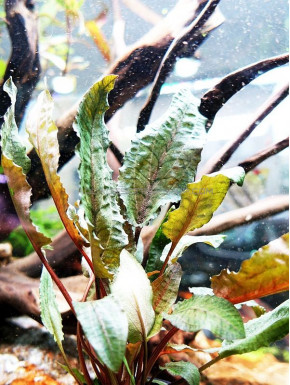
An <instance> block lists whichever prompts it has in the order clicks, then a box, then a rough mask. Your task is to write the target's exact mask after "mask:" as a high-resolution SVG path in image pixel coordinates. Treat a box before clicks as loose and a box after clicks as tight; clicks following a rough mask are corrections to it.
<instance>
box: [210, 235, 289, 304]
mask: <svg viewBox="0 0 290 385" xmlns="http://www.w3.org/2000/svg"><path fill="white" fill-rule="evenodd" d="M211 281H212V284H211V286H212V289H213V291H214V294H215V295H217V296H219V297H223V298H225V299H227V300H229V301H230V302H232V303H234V304H235V303H240V302H245V301H249V300H251V299H255V298H260V297H265V296H266V295H270V294H275V293H280V292H281V291H286V290H288V289H289V234H284V235H283V236H282V237H280V238H278V239H275V240H274V241H272V242H270V243H269V244H268V245H266V246H263V247H262V248H260V249H259V250H258V251H257V252H256V253H255V254H253V256H252V257H251V258H250V259H248V260H246V261H244V262H243V263H242V265H241V268H240V270H239V272H238V273H235V272H230V271H228V270H222V272H221V273H220V274H219V275H216V276H213V277H212V278H211Z"/></svg>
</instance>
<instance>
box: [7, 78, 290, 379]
mask: <svg viewBox="0 0 290 385" xmlns="http://www.w3.org/2000/svg"><path fill="white" fill-rule="evenodd" d="M114 79H115V76H113V75H111V76H107V77H105V78H103V79H102V80H101V81H99V82H97V83H96V84H95V85H93V86H92V87H91V89H90V90H89V91H88V92H87V93H86V95H85V96H84V98H83V100H82V102H81V104H80V107H79V111H78V114H77V117H76V119H75V123H74V128H75V131H76V132H77V134H78V136H79V138H80V143H79V145H78V148H77V150H76V152H77V154H78V156H79V158H80V166H79V177H80V202H79V203H78V205H75V206H72V205H70V204H69V203H68V195H67V194H66V192H65V189H64V187H63V185H62V183H61V180H60V177H59V176H58V174H57V168H58V160H59V149H58V141H57V127H56V125H55V123H54V122H53V120H52V109H53V100H52V98H51V96H50V94H49V92H48V91H47V90H45V91H43V92H42V93H41V94H40V96H39V97H38V101H37V104H36V106H35V107H34V109H33V111H32V112H31V114H30V116H29V118H28V121H27V127H26V128H27V132H28V135H29V140H30V142H31V144H32V145H33V147H34V148H35V150H36V152H37V154H38V156H39V158H40V161H41V164H42V167H43V170H44V174H45V177H46V181H47V184H48V186H49V188H50V191H51V195H52V197H53V199H54V203H55V205H56V208H57V210H58V212H59V215H60V218H61V220H62V222H63V224H64V226H65V229H66V231H67V233H68V234H69V235H70V237H71V239H72V240H73V242H74V243H75V244H76V246H77V248H78V250H79V251H80V253H81V254H82V256H83V270H84V274H85V275H86V276H87V278H88V284H87V288H86V290H85V292H84V294H83V298H82V300H81V301H80V302H76V301H73V300H72V299H71V296H70V294H69V292H68V291H67V290H66V288H65V287H64V286H63V284H62V283H61V281H60V279H59V278H58V277H57V275H56V274H55V272H54V271H53V269H52V268H51V266H49V264H48V261H47V260H46V257H45V249H46V248H47V247H49V245H50V243H51V240H50V239H49V238H47V237H45V236H44V235H43V234H41V233H40V232H39V231H38V230H37V228H36V227H35V226H34V225H33V223H32V221H31V220H30V216H29V208H30V195H31V188H30V186H29V184H28V182H27V180H26V174H27V173H28V171H29V168H30V160H29V158H28V157H27V155H26V148H25V146H24V145H23V144H22V142H21V139H20V138H19V136H18V130H17V126H16V123H15V120H14V106H15V99H16V88H15V86H14V85H13V83H12V81H11V80H9V81H8V82H7V83H6V85H5V89H6V92H8V94H9V95H10V97H11V101H12V105H11V107H10V108H9V110H8V111H7V113H6V115H5V122H4V124H3V127H2V138H1V146H2V167H3V169H4V172H5V175H6V177H7V180H8V184H9V189H10V193H11V196H12V199H13V202H14V205H15V208H16V210H17V213H18V215H19V218H20V220H21V223H22V225H23V227H24V229H25V231H26V233H27V235H28V237H29V239H30V241H31V243H32V245H33V247H34V249H35V251H36V252H37V254H38V255H39V257H40V259H41V261H42V262H43V265H44V267H43V272H42V277H41V284H40V299H41V317H42V322H43V324H44V325H45V326H46V328H47V329H48V330H49V331H50V332H51V333H52V334H53V335H54V338H55V340H56V342H57V344H58V346H59V348H60V350H61V352H62V354H63V356H64V359H65V362H66V369H67V370H68V371H69V372H70V373H71V374H72V375H73V376H74V378H75V380H76V381H77V383H79V384H87V385H91V384H102V385H117V384H118V385H121V384H122V385H127V384H128V385H130V384H134V385H144V384H152V383H157V384H164V383H165V382H164V381H163V380H162V379H160V375H159V373H160V371H161V372H162V371H163V370H166V371H167V372H169V373H170V374H171V375H173V376H176V375H178V376H181V378H182V380H172V384H177V383H182V381H185V382H187V383H188V384H190V385H196V384H198V383H199V381H200V375H201V373H202V372H203V371H204V370H205V369H206V368H207V367H209V366H210V365H212V364H214V363H215V362H217V361H218V360H220V359H222V358H225V357H227V356H229V355H232V354H240V353H244V352H248V351H252V350H256V349H258V348H259V347H261V346H267V345H269V344H270V343H272V342H274V341H276V340H278V339H280V338H282V337H284V336H285V335H286V334H287V333H288V305H287V303H283V304H281V305H280V306H278V307H277V308H276V309H274V310H273V311H271V312H268V313H265V314H262V313H263V309H261V308H260V309H258V310H259V311H258V310H257V309H256V311H257V318H255V319H253V320H251V321H249V322H248V323H247V324H245V325H244V324H243V320H242V318H241V316H240V314H239V311H238V309H237V306H235V305H236V304H240V303H242V302H244V301H249V300H253V299H255V298H259V297H262V296H265V295H268V294H272V293H277V292H281V291H283V290H287V287H288V272H287V271H288V270H287V263H288V250H287V246H286V245H287V241H288V235H284V236H282V237H281V238H279V239H277V240H275V241H273V242H271V243H270V244H269V245H266V246H264V247H262V248H261V249H259V250H258V251H257V252H256V253H255V254H254V255H253V256H252V257H251V259H249V260H247V261H245V262H244V263H243V264H242V266H241V269H240V271H239V272H238V273H232V272H229V271H222V272H221V274H220V275H218V276H214V277H212V290H211V289H203V290H200V289H196V288H192V289H191V292H192V293H193V295H192V297H191V298H189V299H185V300H177V299H178V288H179V284H180V280H181V276H182V271H181V267H180V265H179V264H178V262H177V260H178V258H179V256H181V254H182V253H183V251H184V250H185V249H186V248H188V247H189V246H190V245H192V244H193V243H196V242H205V243H208V244H210V245H211V246H213V247H218V246H219V245H220V244H221V243H222V241H223V239H224V236H223V235H213V236H199V237H198V236H192V235H188V233H189V232H190V231H193V230H195V229H197V228H200V227H202V226H203V225H204V224H206V223H208V222H209V221H210V219H211V218H212V216H213V214H214V212H215V211H216V210H217V208H218V207H219V206H220V204H221V203H222V201H223V199H224V197H225V195H226V193H227V191H228V190H229V188H230V186H231V185H232V184H233V183H236V184H238V185H242V183H243V179H244V174H245V173H244V170H243V169H242V168H241V167H235V168H232V169H228V170H225V171H221V172H219V173H215V174H210V175H204V176H203V177H202V178H201V179H200V180H198V181H195V176H196V170H197V166H198V163H199V161H200V156H201V151H202V148H203V146H204V144H205V140H206V131H205V125H206V118H205V117H203V116H202V115H201V114H200V112H199V110H198V101H197V100H196V99H195V98H193V96H192V95H191V93H190V92H189V91H188V90H181V91H180V92H179V93H177V94H176V95H175V96H174V98H173V101H172V104H171V106H170V108H169V110H168V113H167V114H166V115H165V116H163V117H161V118H160V119H159V120H158V121H156V122H154V123H153V124H149V125H148V126H147V127H146V128H145V130H144V131H143V132H142V133H140V134H138V135H137V136H136V138H135V139H134V140H133V141H132V144H131V148H130V149H129V150H128V152H127V153H126V155H125V157H124V164H123V166H122V168H121V170H120V176H119V179H118V182H117V183H116V182H114V181H113V180H112V172H111V169H110V168H109V166H108V164H107V159H106V153H107V149H108V147H109V144H110V142H109V139H108V130H107V128H106V126H105V124H104V114H105V111H106V109H107V108H108V104H107V95H108V93H109V91H110V90H111V89H112V88H113V86H114ZM174 203H175V204H177V206H178V207H174V206H172V205H173V204H174ZM161 208H162V209H161ZM156 217H158V221H159V223H161V225H160V227H159V229H158V230H157V232H156V234H155V235H154V237H152V241H151V244H150V245H149V247H148V245H146V247H144V245H143V241H142V236H140V234H141V230H142V229H143V228H144V227H145V226H146V225H148V224H149V223H151V222H152V221H153V220H156ZM193 263H194V261H193ZM53 281H54V282H55V283H56V284H57V286H58V287H59V289H60V291H61V292H62V294H63V295H64V297H65V299H66V301H67V302H68V304H69V306H70V308H71V311H72V312H73V314H74V315H75V317H76V319H77V321H78V324H77V332H76V334H77V341H78V354H79V359H80V368H72V367H70V365H69V362H68V360H67V357H66V354H65V352H64V349H63V347H62V340H63V331H62V320H61V316H60V313H59V311H58V307H57V303H56V300H55V294H54V291H53V285H52V282H53ZM253 306H254V308H255V306H256V305H255V304H254V305H253ZM261 314H262V315H261ZM163 320H167V321H169V322H170V324H171V325H172V327H171V328H169V330H168V332H167V334H166V335H165V337H163V338H162V339H161V340H160V343H159V344H158V345H157V346H156V347H155V349H154V350H153V353H152V354H151V355H150V356H149V355H148V341H149V340H150V338H151V337H152V336H154V335H156V334H158V333H159V332H160V330H161V329H162V325H163ZM179 329H180V330H184V331H189V332H197V331H199V330H201V329H208V330H210V331H211V332H212V333H214V334H215V335H216V336H218V337H219V338H221V339H222V340H223V344H222V346H221V348H219V349H216V350H215V351H212V350H211V351H209V352H210V353H212V354H213V355H214V356H213V359H212V361H210V362H208V363H206V364H205V365H203V366H201V367H200V368H197V367H196V366H195V365H194V364H193V363H191V362H184V361H178V362H170V363H168V364H166V365H165V366H164V367H161V368H160V370H159V372H158V371H156V362H157V360H158V358H159V356H160V355H161V354H164V353H166V352H168V351H175V352H182V351H188V350H194V349H193V348H192V347H189V346H185V345H172V344H169V340H170V338H171V337H172V336H173V335H174V334H175V333H176V332H177V331H178V330H179ZM84 354H86V356H87V357H88V358H89V360H90V361H91V364H92V368H93V370H94V373H95V378H91V376H90V374H89V371H88V369H87V366H86V361H85V358H84V357H85V355H84ZM154 368H155V369H154ZM157 375H158V377H159V379H156V376H157Z"/></svg>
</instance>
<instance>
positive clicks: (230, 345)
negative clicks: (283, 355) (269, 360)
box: [219, 300, 289, 358]
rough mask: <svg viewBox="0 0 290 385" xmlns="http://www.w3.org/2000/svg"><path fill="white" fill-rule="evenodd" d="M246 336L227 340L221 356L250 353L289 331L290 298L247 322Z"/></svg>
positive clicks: (278, 338)
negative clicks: (230, 340)
mask: <svg viewBox="0 0 290 385" xmlns="http://www.w3.org/2000/svg"><path fill="white" fill-rule="evenodd" d="M245 331H246V337H245V338H244V339H239V340H236V341H233V342H227V341H225V342H224V343H223V345H222V348H221V350H220V352H219V355H220V356H221V358H225V357H228V356H231V355H233V354H242V353H248V352H251V351H254V350H257V349H259V348H261V347H264V346H269V345H270V344H272V343H273V342H275V341H278V340H280V339H281V338H283V337H285V336H286V335H287V334H288V333H289V300H287V301H285V302H283V303H282V304H281V305H280V306H278V307H277V308H276V309H274V310H273V311H270V312H268V313H266V314H264V315H261V317H259V318H255V319H253V320H250V321H248V322H247V323H246V324H245Z"/></svg>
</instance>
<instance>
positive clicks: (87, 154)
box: [74, 75, 128, 278]
mask: <svg viewBox="0 0 290 385" xmlns="http://www.w3.org/2000/svg"><path fill="white" fill-rule="evenodd" d="M115 78H116V76H113V75H110V76H106V77H104V78H103V79H102V80H101V81H99V82H97V83H95V84H94V85H93V86H92V87H91V88H90V89H89V91H88V92H87V93H86V94H85V96H84V98H83V100H82V102H81V104H80V106H79V110H78V113H77V116H76V121H75V123H74V128H75V130H76V132H77V134H78V136H79V137H80V144H79V146H78V155H79V157H80V166H79V174H80V181H81V182H80V190H81V201H82V205H83V206H84V210H85V217H86V220H87V222H88V226H89V230H90V243H91V249H92V259H93V264H94V269H95V274H96V276H97V277H102V278H111V277H112V275H113V274H114V272H115V271H116V269H117V268H118V266H119V262H120V252H121V250H122V249H123V248H124V247H125V246H126V245H127V243H128V238H127V235H126V233H125V232H124V229H123V223H124V219H123V217H122V215H121V214H120V208H119V206H118V203H117V194H116V187H115V183H114V181H113V180H112V170H111V169H110V167H109V166H108V163H107V150H108V147H109V144H110V142H109V138H108V129H107V127H106V126H105V123H104V114H105V112H106V110H107V109H108V102H107V98H108V93H109V91H111V90H112V89H113V86H114V81H115Z"/></svg>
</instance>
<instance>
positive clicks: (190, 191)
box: [163, 174, 231, 244]
mask: <svg viewBox="0 0 290 385" xmlns="http://www.w3.org/2000/svg"><path fill="white" fill-rule="evenodd" d="M230 183H231V179H230V178H228V177H227V176H225V175H222V174H218V175H215V176H207V175H204V176H203V177H202V179H201V180H200V181H199V182H195V183H189V184H188V185H187V189H186V190H185V191H184V192H183V193H182V194H181V202H180V206H179V208H178V209H177V210H174V211H172V212H171V213H169V216H168V221H167V222H165V223H164V225H163V233H164V234H165V236H166V237H167V238H169V239H171V241H172V243H174V244H176V243H177V242H178V241H179V240H180V238H181V237H182V236H183V235H184V234H186V233H188V232H189V231H192V230H194V229H197V228H199V227H202V226H203V225H204V224H206V223H207V222H209V221H210V219H211V218H212V216H213V213H214V212H215V210H216V209H217V208H218V207H219V206H220V204H221V203H222V201H223V199H224V197H225V195H226V193H227V191H228V189H229V187H230Z"/></svg>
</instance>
